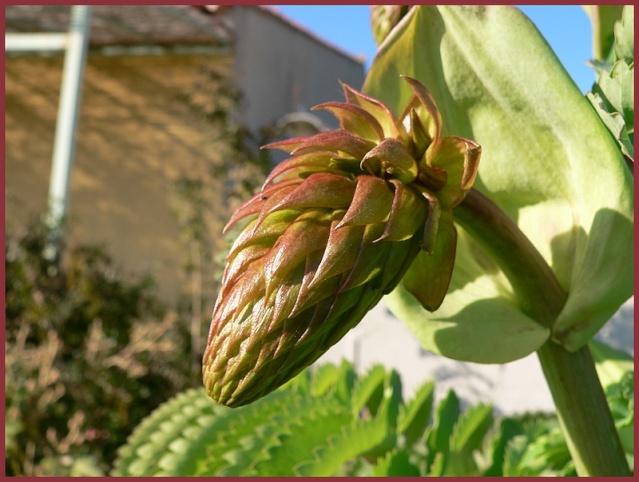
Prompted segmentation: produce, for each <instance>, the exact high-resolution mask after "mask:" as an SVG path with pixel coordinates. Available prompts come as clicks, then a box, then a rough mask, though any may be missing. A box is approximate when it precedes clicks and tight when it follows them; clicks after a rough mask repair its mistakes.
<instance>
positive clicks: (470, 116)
mask: <svg viewBox="0 0 639 482" xmlns="http://www.w3.org/2000/svg"><path fill="white" fill-rule="evenodd" d="M415 46H419V48H415ZM400 75H407V76H410V77H413V78H415V79H417V80H419V81H420V82H422V83H423V84H424V85H426V87H427V88H428V89H429V91H430V92H431V93H432V94H433V96H434V98H435V100H436V102H437V105H438V107H439V109H440V111H441V113H442V117H443V120H444V132H443V134H444V135H459V136H462V137H466V138H469V139H473V140H475V141H476V142H478V143H479V144H480V145H481V147H482V159H481V161H480V166H479V175H478V178H477V180H476V182H475V187H476V188H477V189H479V190H480V191H482V192H483V193H484V194H486V195H487V196H489V197H490V198H491V199H492V200H493V201H494V202H496V203H497V204H498V205H499V206H500V207H501V209H502V210H504V212H505V213H506V214H507V215H509V216H510V217H511V218H512V219H513V220H514V221H516V222H517V224H518V226H519V228H520V229H521V230H522V231H523V232H524V234H526V236H527V237H528V238H529V239H530V240H531V242H532V243H533V245H534V246H535V247H536V248H537V250H538V251H539V252H540V253H541V255H542V256H543V257H544V259H545V260H546V261H547V263H548V264H549V266H551V268H552V269H553V271H554V272H555V274H556V276H557V278H558V280H559V282H560V283H561V285H562V287H563V288H564V290H565V291H566V292H567V293H568V298H567V301H566V304H565V306H564V308H563V310H562V311H561V313H560V315H559V317H558V319H557V322H556V323H555V326H554V327H553V333H552V337H553V338H554V339H555V340H556V341H558V342H560V343H562V344H563V345H564V346H565V347H566V348H568V349H569V350H576V349H578V348H579V347H581V346H583V345H584V344H585V343H586V342H587V341H588V340H589V339H590V338H591V337H592V336H593V335H594V334H595V333H596V332H597V331H598V330H599V329H600V328H601V326H602V325H603V324H604V323H605V322H606V321H607V320H608V319H609V318H610V316H611V315H612V314H613V313H614V312H615V311H616V310H617V309H618V307H619V306H620V305H621V304H622V303H623V302H624V301H625V300H626V299H628V298H629V297H630V296H631V295H632V293H633V286H634V285H633V277H634V273H633V258H634V247H633V238H634V233H633V218H634V211H633V210H634V206H633V205H634V192H633V181H632V176H631V175H630V173H629V171H628V169H627V167H626V165H625V162H624V160H623V157H622V155H621V153H620V152H619V149H618V148H617V145H616V143H615V142H614V139H612V138H611V136H609V134H608V132H607V130H606V128H605V126H604V125H603V124H602V123H601V121H600V120H599V117H598V116H597V114H596V113H595V111H594V110H593V109H592V107H591V105H590V103H589V102H588V100H587V99H586V98H585V97H584V96H583V95H582V94H581V92H580V91H579V89H578V88H577V86H576V85H575V83H574V82H573V81H572V79H570V77H569V75H568V74H567V72H566V71H565V69H564V68H563V67H562V66H561V64H560V62H559V60H558V59H557V57H556V56H555V54H554V53H553V52H552V50H551V48H550V47H549V45H548V44H547V42H546V41H545V40H544V39H543V38H542V37H541V35H540V33H539V31H538V30H537V29H536V28H535V26H534V25H533V24H532V23H531V22H530V21H529V20H528V19H527V18H526V17H525V16H524V15H523V14H522V13H521V12H520V11H519V10H518V9H516V8H513V7H506V6H473V7H462V6H419V7H415V8H413V9H411V10H410V11H409V12H408V14H407V15H406V16H405V17H404V18H403V19H402V20H401V22H400V23H399V24H398V25H397V26H396V27H395V29H393V31H392V32H391V33H390V35H389V37H388V38H387V39H386V41H385V42H384V44H383V45H382V47H381V48H380V51H379V52H378V54H377V56H376V58H375V60H374V62H373V65H372V66H371V69H370V71H369V75H368V77H367V80H366V84H365V86H364V90H365V91H366V93H367V94H369V95H371V96H374V97H376V98H379V99H380V100H381V101H382V102H384V103H386V104H387V105H389V106H390V107H391V109H394V110H396V111H398V110H399V109H400V108H401V106H403V105H404V104H405V103H406V102H407V101H408V99H409V98H410V95H411V93H410V91H409V90H410V89H407V88H406V87H405V86H403V85H402V83H401V82H400V80H399V76H400ZM471 249H472V248H471V247H470V246H469V243H467V242H466V241H464V240H462V239H461V238H460V240H459V242H458V248H457V256H458V257H459V256H460V253H461V252H464V251H470V250H471ZM456 266H458V264H457V263H456ZM476 275H477V273H476V272H475V271H473V272H472V277H470V278H466V279H461V277H460V276H458V280H457V284H462V285H464V286H468V287H472V288H473V289H474V290H480V291H485V292H488V293H490V292H494V291H495V283H494V279H495V276H485V277H477V276H476ZM473 281H475V283H472V282H473ZM451 289H452V286H451ZM464 291H466V288H464ZM399 292H400V295H399V296H398V295H395V294H393V297H394V298H395V300H394V303H395V305H396V306H397V305H401V304H406V303H408V304H410V302H411V300H410V298H408V297H406V296H404V295H402V294H401V288H400V290H399ZM449 293H450V294H452V293H451V292H450V290H449ZM450 294H449V296H450ZM460 301H462V302H466V303H468V304H470V305H471V309H472V308H473V304H474V303H476V302H477V301H478V297H477V296H473V294H472V293H467V294H465V295H464V296H463V297H462V300H460ZM508 305H510V306H508ZM445 307H446V302H445V303H444V304H443V305H442V308H441V309H444V308H445ZM501 307H504V308H507V309H509V311H516V307H517V300H516V299H515V298H514V295H513V294H512V292H511V291H503V292H502V293H501V294H500V296H498V297H492V298H491V297H489V298H487V299H486V303H485V305H484V306H482V308H488V312H489V313H490V315H491V316H493V315H495V314H497V313H498V312H499V310H500V308H501ZM512 307H514V310H513V309H512ZM404 308H405V309H404V310H403V311H407V312H410V313H409V314H413V315H415V316H418V320H415V321H414V324H417V323H420V322H421V323H422V324H424V325H427V324H430V320H440V319H441V316H439V314H438V312H436V313H435V314H433V315H428V314H427V313H419V312H417V311H416V310H413V309H412V308H411V307H410V306H408V307H404ZM441 309H440V310H441ZM396 311H397V310H396ZM452 311H453V310H452V309H450V308H449V314H448V315H446V318H447V320H446V321H447V322H448V323H446V324H444V325H442V326H441V328H442V330H444V331H445V330H449V329H450V326H451V323H455V322H456V317H457V316H458V315H457V313H462V314H464V315H466V316H468V311H464V310H460V309H459V308H457V309H456V310H455V312H454V313H451V312H452ZM472 315H473V318H475V317H477V318H476V323H477V324H478V325H481V324H483V323H488V322H489V321H490V317H489V316H486V315H483V316H482V313H481V311H480V310H477V309H474V310H473V313H472ZM450 316H453V317H455V318H453V319H450ZM504 318H505V317H504ZM524 319H525V315H524V314H523V313H521V314H520V315H518V316H517V323H519V322H522V321H523V320H524ZM426 320H429V321H426ZM507 327H508V321H507V320H505V319H502V321H501V323H496V322H492V326H491V327H490V333H487V334H486V335H485V336H484V340H481V341H482V342H485V341H488V343H492V344H494V343H493V342H490V339H491V338H497V337H504V335H503V334H502V332H503V333H506V336H510V335H512V332H511V333H508V332H507ZM425 331H426V332H428V333H429V336H428V337H427V338H426V340H420V341H421V342H422V344H423V345H424V346H425V347H426V348H427V349H431V346H432V345H431V342H432V341H433V339H434V338H437V336H438V335H436V334H435V333H434V331H435V330H425ZM477 331H479V330H477ZM487 331H488V329H487ZM490 335H492V336H490ZM515 335H516V337H518V336H519V335H520V331H519V330H515ZM539 335H540V333H538V332H537V333H536V335H535V336H539ZM531 336H532V335H531ZM439 341H441V343H440V344H439V346H437V347H436V349H437V350H438V351H440V352H445V351H447V350H446V348H447V347H445V346H443V345H442V343H443V341H442V340H439ZM471 341H472V343H474V344H475V345H476V350H475V352H478V353H484V352H486V351H488V350H492V349H493V348H492V346H489V347H482V346H481V345H479V344H478V342H477V340H474V339H473V340H471ZM449 342H450V343H457V342H455V340H454V337H449V341H448V340H447V341H446V343H449ZM503 345H504V346H506V347H508V345H509V341H508V340H506V339H504V342H503ZM531 345H534V344H531ZM526 348H527V349H526V350H522V349H518V350H516V351H517V352H518V353H519V354H520V355H521V356H523V355H525V354H526V352H527V351H528V350H529V349H530V348H531V346H528V347H526ZM533 349H534V348H533ZM506 350H507V351H511V350H510V349H509V348H506ZM453 351H458V350H457V348H454V349H453ZM511 354H512V353H511ZM462 355H463V353H462ZM484 357H485V356H484ZM495 358H502V359H506V358H508V357H507V356H506V354H504V355H503V356H500V355H495ZM466 359H468V360H470V361H475V360H474V359H473V358H466Z"/></svg>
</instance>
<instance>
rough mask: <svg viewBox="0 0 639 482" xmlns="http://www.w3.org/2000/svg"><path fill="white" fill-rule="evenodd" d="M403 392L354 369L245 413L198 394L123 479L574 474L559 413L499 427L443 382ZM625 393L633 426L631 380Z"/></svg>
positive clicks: (140, 432)
mask: <svg viewBox="0 0 639 482" xmlns="http://www.w3.org/2000/svg"><path fill="white" fill-rule="evenodd" d="M401 389H402V387H401V381H400V379H399V376H398V375H397V373H395V372H394V371H387V370H385V369H384V368H383V367H382V366H374V367H372V368H371V369H370V370H369V371H368V372H366V373H365V374H364V375H358V374H357V373H356V372H355V370H354V369H353V366H352V365H351V364H349V363H346V362H344V363H342V364H341V365H339V366H337V365H331V364H329V365H322V366H319V367H315V368H314V369H307V370H306V371H304V372H303V373H302V374H301V375H299V376H298V377H297V378H295V379H294V380H292V381H291V382H289V383H288V384H286V385H285V386H284V387H282V388H280V389H279V390H277V391H275V392H272V393H271V394H269V395H267V396H266V397H264V398H262V399H260V400H258V401H256V402H255V403H253V404H251V405H247V406H243V407H239V408H235V409H230V408H228V407H225V406H223V405H220V404H217V403H215V402H213V401H212V400H210V399H209V398H208V397H207V396H206V393H205V391H204V390H190V391H188V392H185V393H182V394H180V395H179V396H177V397H175V398H174V399H172V400H171V401H169V402H167V403H166V404H165V405H163V406H162V407H160V408H159V409H158V410H156V412H154V413H153V414H152V415H151V416H150V417H149V418H148V419H147V420H145V421H144V423H142V424H141V425H140V426H139V427H138V429H137V430H136V431H135V432H134V433H133V435H132V436H131V438H130V439H129V441H128V444H127V445H126V446H124V447H122V449H121V450H120V453H119V458H118V460H117V462H116V464H115V468H114V470H113V472H112V475H123V476H148V475H162V476H191V475H199V476H341V475H346V476H371V475H374V476H426V475H429V476H472V475H481V476H501V475H571V474H574V466H573V465H572V462H571V459H570V454H569V452H568V448H567V447H566V444H565V442H564V440H563V437H562V435H561V431H560V430H559V425H558V423H557V420H556V419H555V418H554V417H551V416H547V415H527V416H523V417H517V418H512V417H505V418H503V417H502V418H499V419H497V420H496V419H495V416H494V414H493V410H492V407H491V406H490V405H486V404H478V405H474V406H470V407H467V408H466V409H462V404H461V403H460V400H459V399H458V397H457V396H456V394H455V393H454V391H449V392H448V394H447V395H446V396H445V397H443V398H442V399H441V400H439V402H438V403H437V404H435V403H434V389H435V385H434V383H433V382H429V383H425V384H424V385H422V386H421V387H420V388H418V389H417V390H416V391H415V394H414V396H413V397H412V398H411V399H410V400H409V401H406V402H405V401H404V400H403V399H402V396H401ZM613 391H614V397H616V398H615V400H617V402H618V406H619V407H620V408H619V410H618V412H619V413H620V417H622V418H623V417H626V418H627V417H628V413H629V412H628V407H629V406H631V405H630V403H629V402H628V400H632V399H633V394H632V393H631V391H630V390H629V389H628V383H625V384H623V385H619V389H618V390H613ZM624 407H625V408H624ZM626 425H628V423H626Z"/></svg>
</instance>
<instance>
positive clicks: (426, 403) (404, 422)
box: [398, 382, 435, 447]
mask: <svg viewBox="0 0 639 482" xmlns="http://www.w3.org/2000/svg"><path fill="white" fill-rule="evenodd" d="M434 391H435V383H434V382H428V383H425V384H424V385H422V386H421V387H420V388H419V390H417V392H415V396H414V397H413V398H412V399H411V400H410V401H409V402H408V403H407V404H406V405H403V406H402V407H401V408H400V412H399V421H398V431H399V433H401V434H403V435H404V444H405V446H406V447H410V446H411V445H413V444H414V443H415V442H417V441H418V440H420V439H421V438H422V437H423V435H424V432H425V431H426V427H428V423H429V422H430V416H431V412H432V410H433V393H434Z"/></svg>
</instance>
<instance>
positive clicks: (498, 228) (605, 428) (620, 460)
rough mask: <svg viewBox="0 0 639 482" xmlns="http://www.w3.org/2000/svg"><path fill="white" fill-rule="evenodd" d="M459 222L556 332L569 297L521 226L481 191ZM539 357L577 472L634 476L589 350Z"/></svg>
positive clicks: (554, 349)
mask: <svg viewBox="0 0 639 482" xmlns="http://www.w3.org/2000/svg"><path fill="white" fill-rule="evenodd" d="M455 220H456V221H457V222H458V223H459V224H460V225H461V226H462V227H463V228H464V229H465V230H466V231H468V233H470V234H471V235H472V236H473V238H474V239H475V240H476V241H477V242H478V243H479V244H481V246H482V247H483V248H484V249H486V250H487V251H488V252H489V253H490V255H491V256H492V257H493V258H494V259H495V261H497V262H498V263H499V265H500V267H501V268H502V270H503V271H504V274H505V275H506V276H507V277H508V280H509V281H510V283H511V285H512V287H513V290H514V292H515V295H516V296H517V299H518V300H519V302H520V303H521V309H522V311H524V312H525V313H526V314H527V315H528V316H530V317H531V318H532V319H534V320H535V321H537V322H538V323H540V324H541V325H543V326H545V327H548V328H552V326H553V324H554V322H555V320H556V319H557V316H558V315H559V313H560V312H561V309H562V307H563V305H564V303H565V301H566V293H565V292H564V290H563V288H562V287H561V285H560V284H559V282H558V281H557V278H556V277H555V275H554V273H553V271H552V270H551V269H550V267H549V266H548V264H547V263H546V261H545V260H544V258H543V257H542V256H541V254H539V251H537V249H536V248H535V247H534V246H533V245H532V243H531V242H530V240H529V239H528V238H527V237H526V236H525V235H524V234H523V233H522V232H521V231H520V230H519V228H518V227H517V225H516V224H515V223H514V222H513V221H512V220H511V219H510V218H509V217H508V216H507V215H506V214H505V213H504V212H503V211H502V210H501V209H500V208H499V206H497V205H496V204H495V203H494V202H492V201H491V200H490V199H488V198H487V197H486V196H484V195H483V194H481V193H480V192H479V191H477V190H476V189H471V191H470V192H469V193H468V195H467V196H466V198H465V199H464V201H463V202H462V203H461V204H460V205H459V206H457V207H456V208H455ZM538 356H539V360H540V362H541V366H542V369H543V371H544V375H545V377H546V381H547V383H548V387H549V388H550V392H551V393H552V397H553V400H554V402H555V407H556V409H557V416H558V418H559V421H560V423H561V426H562V429H563V433H564V436H565V438H566V441H567V444H568V448H569V449H570V453H571V455H572V459H573V461H574V463H575V466H576V468H577V473H578V474H579V475H582V476H604V475H607V476H613V475H622V476H627V475H630V469H629V468H628V463H627V461H626V457H625V454H624V451H623V448H622V446H621V442H620V441H619V435H618V433H617V430H616V428H615V424H614V420H613V418H612V415H611V413H610V408H609V407H608V403H607V401H606V397H605V395H604V392H603V389H602V387H601V383H600V382H599V378H598V376H597V372H596V370H595V365H594V362H593V360H592V357H591V356H590V351H589V349H588V347H587V346H584V347H583V348H581V349H580V350H578V351H576V352H574V353H571V352H569V351H567V350H565V349H564V348H563V347H562V346H560V345H558V344H556V343H554V342H553V341H551V340H548V342H546V344H545V345H544V346H542V347H541V348H540V349H539V351H538Z"/></svg>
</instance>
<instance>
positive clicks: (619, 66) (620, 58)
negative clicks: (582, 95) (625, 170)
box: [588, 5, 635, 163]
mask: <svg viewBox="0 0 639 482" xmlns="http://www.w3.org/2000/svg"><path fill="white" fill-rule="evenodd" d="M592 66H593V67H594V68H595V69H596V70H597V72H598V77H597V82H595V84H594V85H593V86H592V92H588V99H589V100H590V102H591V103H592V105H593V107H594V108H595V110H596V111H597V114H599V117H600V118H601V120H602V121H603V123H604V124H605V125H606V127H607V128H608V130H609V131H610V133H611V134H612V135H613V136H614V138H615V139H616V140H617V142H618V144H619V147H620V149H621V152H623V154H624V156H626V158H627V159H628V160H629V161H630V162H632V163H634V158H635V153H634V136H635V123H634V104H635V96H634V85H635V82H634V78H635V52H634V6H632V5H626V6H625V7H623V12H622V15H621V18H620V19H619V20H618V21H617V22H616V23H615V24H614V42H613V43H612V46H611V48H610V54H609V56H608V59H607V60H606V61H603V62H602V61H599V62H597V61H592Z"/></svg>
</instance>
